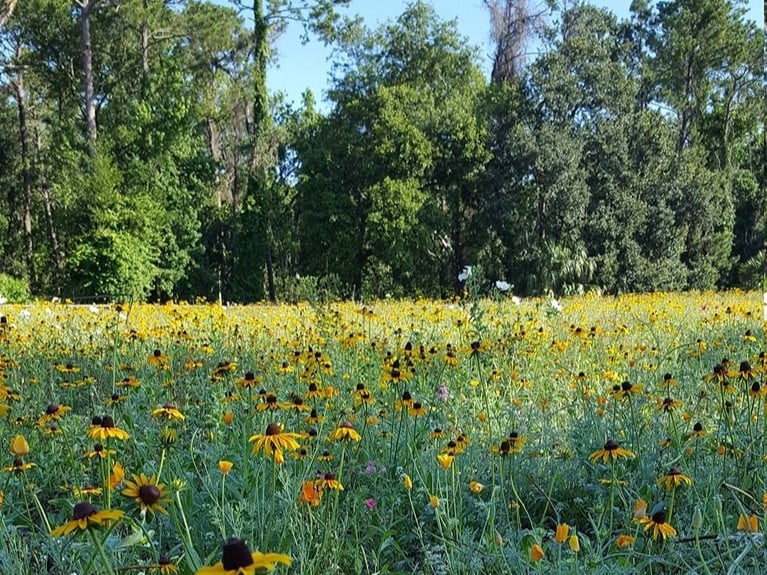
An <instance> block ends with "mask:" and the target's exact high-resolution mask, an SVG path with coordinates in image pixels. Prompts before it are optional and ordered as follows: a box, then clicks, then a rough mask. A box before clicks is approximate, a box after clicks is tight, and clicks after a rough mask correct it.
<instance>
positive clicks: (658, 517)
mask: <svg viewBox="0 0 767 575" xmlns="http://www.w3.org/2000/svg"><path fill="white" fill-rule="evenodd" d="M652 520H653V522H654V523H657V524H658V525H662V524H663V523H665V522H666V512H665V511H663V510H661V511H658V512H657V513H653V516H652Z"/></svg>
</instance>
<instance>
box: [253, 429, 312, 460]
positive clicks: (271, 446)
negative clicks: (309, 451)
mask: <svg viewBox="0 0 767 575" xmlns="http://www.w3.org/2000/svg"><path fill="white" fill-rule="evenodd" d="M299 437H300V435H299V434H298V433H288V432H285V431H283V430H282V427H281V426H280V424H279V423H274V422H272V423H270V424H269V425H267V426H266V433H264V434H256V435H251V436H250V438H249V439H248V441H250V442H252V443H253V454H254V455H257V454H258V453H259V452H261V451H263V453H264V455H265V456H267V457H272V458H274V461H275V462H276V463H278V464H282V463H284V462H285V456H284V455H283V451H295V450H297V449H298V448H299V447H300V446H299V444H298V439H299Z"/></svg>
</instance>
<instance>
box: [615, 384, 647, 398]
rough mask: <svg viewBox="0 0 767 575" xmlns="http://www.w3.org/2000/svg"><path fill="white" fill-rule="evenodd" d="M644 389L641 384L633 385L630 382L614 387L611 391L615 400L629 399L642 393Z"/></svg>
mask: <svg viewBox="0 0 767 575" xmlns="http://www.w3.org/2000/svg"><path fill="white" fill-rule="evenodd" d="M642 389H643V387H642V386H641V385H639V384H635V383H631V382H630V381H624V382H623V383H621V384H620V385H618V384H615V385H613V387H612V389H611V390H610V395H612V396H613V397H614V398H615V399H627V398H629V397H631V396H632V395H637V394H639V393H642Z"/></svg>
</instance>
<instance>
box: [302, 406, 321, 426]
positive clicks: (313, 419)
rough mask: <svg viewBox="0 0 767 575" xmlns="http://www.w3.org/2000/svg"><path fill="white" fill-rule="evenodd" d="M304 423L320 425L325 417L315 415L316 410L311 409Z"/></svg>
mask: <svg viewBox="0 0 767 575" xmlns="http://www.w3.org/2000/svg"><path fill="white" fill-rule="evenodd" d="M305 421H306V423H308V424H309V425H317V424H318V423H322V422H323V421H325V417H323V416H322V415H319V414H318V413H317V410H316V409H315V408H312V410H311V412H309V416H308V417H307V418H306V420H305Z"/></svg>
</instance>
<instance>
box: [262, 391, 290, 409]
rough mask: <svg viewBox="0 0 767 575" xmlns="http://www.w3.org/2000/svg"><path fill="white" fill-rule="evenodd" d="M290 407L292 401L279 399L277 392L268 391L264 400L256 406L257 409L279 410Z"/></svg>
mask: <svg viewBox="0 0 767 575" xmlns="http://www.w3.org/2000/svg"><path fill="white" fill-rule="evenodd" d="M259 395H260V394H259ZM290 407H291V404H290V403H288V402H283V401H279V400H278V399H277V395H276V394H274V393H267V394H266V396H265V397H264V398H263V401H262V402H261V403H259V404H258V407H256V411H279V410H283V409H290Z"/></svg>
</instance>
